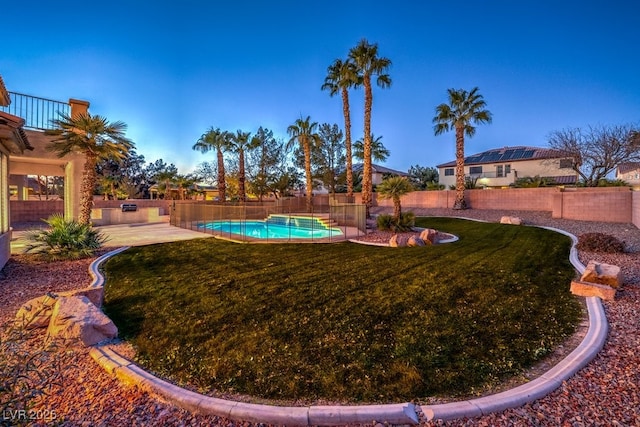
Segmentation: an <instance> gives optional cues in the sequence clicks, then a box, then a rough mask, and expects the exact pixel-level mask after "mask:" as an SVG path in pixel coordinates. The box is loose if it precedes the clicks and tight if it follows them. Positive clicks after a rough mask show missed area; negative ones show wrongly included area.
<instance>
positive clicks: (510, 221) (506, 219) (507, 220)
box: [500, 216, 522, 225]
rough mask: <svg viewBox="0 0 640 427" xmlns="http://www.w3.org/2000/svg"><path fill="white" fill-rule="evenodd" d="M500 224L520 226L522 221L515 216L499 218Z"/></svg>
mask: <svg viewBox="0 0 640 427" xmlns="http://www.w3.org/2000/svg"><path fill="white" fill-rule="evenodd" d="M500 224H511V225H521V224H522V219H521V218H519V217H517V216H503V217H502V218H500Z"/></svg>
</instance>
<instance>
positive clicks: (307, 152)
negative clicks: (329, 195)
mask: <svg viewBox="0 0 640 427" xmlns="http://www.w3.org/2000/svg"><path fill="white" fill-rule="evenodd" d="M302 146H303V147H304V174H305V176H306V178H307V212H311V200H312V195H313V181H312V179H311V145H310V144H309V141H308V140H307V138H305V139H304V141H303V142H302Z"/></svg>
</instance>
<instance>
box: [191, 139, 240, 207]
mask: <svg viewBox="0 0 640 427" xmlns="http://www.w3.org/2000/svg"><path fill="white" fill-rule="evenodd" d="M230 142H231V134H229V132H227V131H221V130H220V128H216V129H214V128H213V127H211V128H209V130H208V131H207V132H206V133H204V134H202V136H201V137H200V139H198V141H196V143H195V144H194V145H193V147H192V148H193V149H194V150H199V151H200V152H201V153H206V152H208V151H209V150H211V149H214V148H215V150H216V154H217V157H218V179H217V181H218V183H217V184H218V199H220V201H221V202H223V203H224V202H225V201H226V200H227V188H226V183H225V170H224V155H223V151H225V150H227V149H228V148H229V144H230Z"/></svg>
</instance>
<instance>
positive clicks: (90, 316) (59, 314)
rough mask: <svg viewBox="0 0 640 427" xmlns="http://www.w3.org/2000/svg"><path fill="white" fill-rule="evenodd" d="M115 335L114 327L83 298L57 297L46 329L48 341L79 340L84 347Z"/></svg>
mask: <svg viewBox="0 0 640 427" xmlns="http://www.w3.org/2000/svg"><path fill="white" fill-rule="evenodd" d="M117 335H118V328H116V325H114V324H113V322H112V321H111V319H109V318H108V317H107V316H106V315H105V314H104V313H103V312H102V311H100V309H99V308H98V307H96V306H95V305H94V304H93V303H92V302H91V301H90V300H89V298H87V297H85V296H71V297H59V298H58V300H57V301H56V304H55V306H54V307H53V312H52V313H51V321H50V322H49V328H48V329H47V337H48V339H65V340H80V341H81V342H82V343H83V344H84V345H86V346H90V345H94V344H97V343H99V342H101V341H104V340H108V339H112V338H115V337H116V336H117Z"/></svg>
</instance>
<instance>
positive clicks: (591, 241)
mask: <svg viewBox="0 0 640 427" xmlns="http://www.w3.org/2000/svg"><path fill="white" fill-rule="evenodd" d="M576 247H577V248H578V249H579V250H581V251H590V252H605V253H620V252H624V243H623V242H621V241H620V240H618V239H617V238H615V237H614V236H610V235H608V234H604V233H585V234H582V235H580V236H579V237H578V244H577V245H576Z"/></svg>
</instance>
